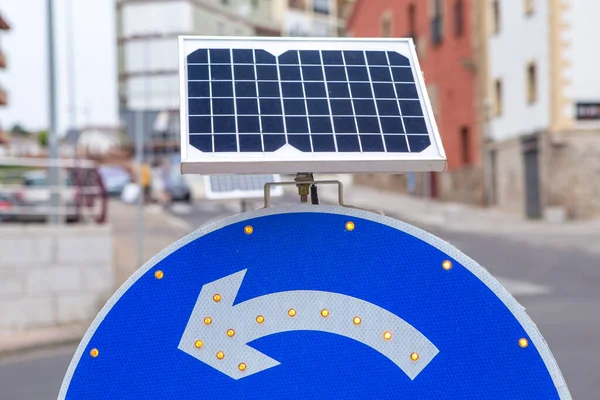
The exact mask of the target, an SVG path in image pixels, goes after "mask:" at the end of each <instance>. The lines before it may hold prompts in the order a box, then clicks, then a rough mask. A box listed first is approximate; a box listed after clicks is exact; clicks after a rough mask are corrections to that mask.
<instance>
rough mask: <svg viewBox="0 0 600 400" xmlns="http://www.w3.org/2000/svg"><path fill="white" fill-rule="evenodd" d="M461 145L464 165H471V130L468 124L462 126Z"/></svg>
mask: <svg viewBox="0 0 600 400" xmlns="http://www.w3.org/2000/svg"><path fill="white" fill-rule="evenodd" d="M460 147H461V150H462V151H461V153H462V154H461V156H462V163H463V165H471V163H472V162H473V159H472V157H471V131H470V130H469V127H468V126H463V127H462V128H460Z"/></svg>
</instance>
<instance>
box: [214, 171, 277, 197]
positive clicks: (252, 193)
mask: <svg viewBox="0 0 600 400" xmlns="http://www.w3.org/2000/svg"><path fill="white" fill-rule="evenodd" d="M268 182H281V177H280V176H279V175H276V174H261V175H210V176H208V175H205V176H204V188H205V193H206V198H207V199H211V200H213V199H214V200H216V199H252V198H262V197H263V195H264V187H265V184H266V183H268ZM280 196H283V187H281V186H273V187H271V197H280Z"/></svg>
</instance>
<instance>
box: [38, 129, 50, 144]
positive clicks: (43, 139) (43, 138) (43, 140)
mask: <svg viewBox="0 0 600 400" xmlns="http://www.w3.org/2000/svg"><path fill="white" fill-rule="evenodd" d="M38 142H39V143H40V146H42V147H47V146H48V131H40V132H38Z"/></svg>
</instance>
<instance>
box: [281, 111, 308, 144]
mask: <svg viewBox="0 0 600 400" xmlns="http://www.w3.org/2000/svg"><path fill="white" fill-rule="evenodd" d="M285 126H286V128H287V131H288V133H304V134H305V133H306V132H308V119H307V118H306V117H285ZM307 137H308V136H307ZM290 144H291V143H290Z"/></svg>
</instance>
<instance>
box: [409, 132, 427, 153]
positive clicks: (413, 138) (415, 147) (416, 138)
mask: <svg viewBox="0 0 600 400" xmlns="http://www.w3.org/2000/svg"><path fill="white" fill-rule="evenodd" d="M407 138H408V144H409V145H410V150H411V151H423V150H425V149H426V148H427V147H429V145H431V140H429V136H428V135H407Z"/></svg>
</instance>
